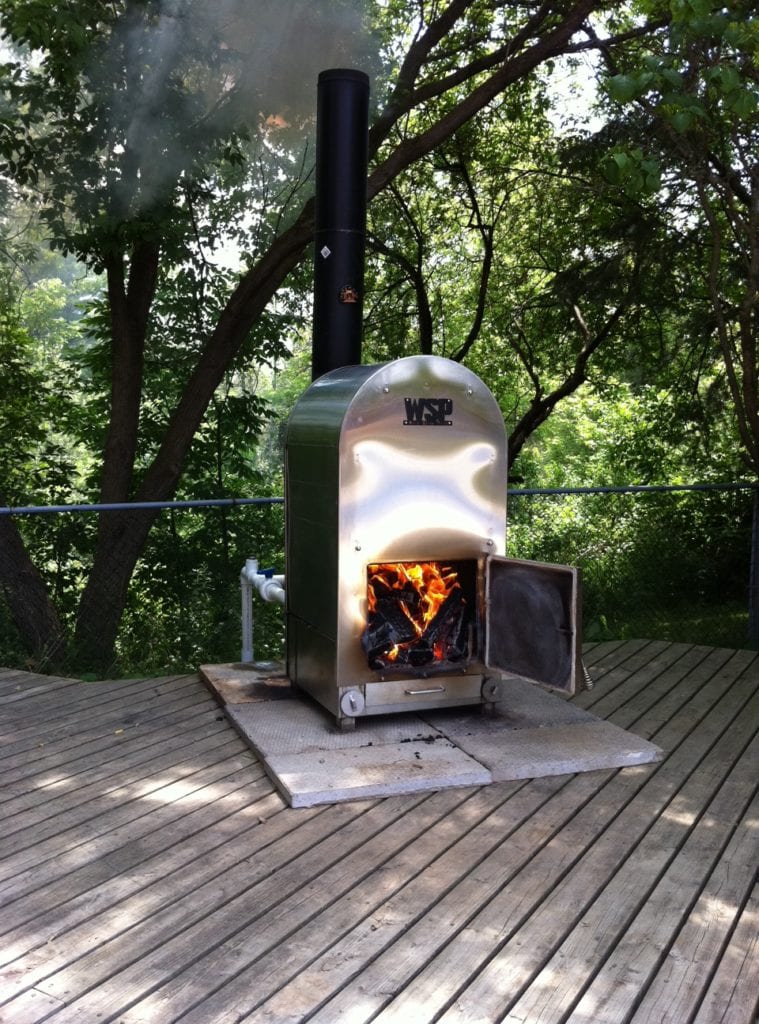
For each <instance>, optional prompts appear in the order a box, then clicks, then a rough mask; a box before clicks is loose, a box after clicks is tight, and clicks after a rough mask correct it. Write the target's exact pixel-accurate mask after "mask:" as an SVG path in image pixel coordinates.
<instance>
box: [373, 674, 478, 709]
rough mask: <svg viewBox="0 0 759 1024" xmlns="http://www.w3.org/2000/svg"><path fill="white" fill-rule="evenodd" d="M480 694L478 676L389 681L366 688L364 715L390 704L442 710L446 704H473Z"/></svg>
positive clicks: (431, 677)
mask: <svg viewBox="0 0 759 1024" xmlns="http://www.w3.org/2000/svg"><path fill="white" fill-rule="evenodd" d="M481 690H482V679H481V677H480V675H479V674H477V675H472V676H445V675H437V676H430V677H429V678H427V679H419V678H413V679H393V680H392V681H391V680H386V681H384V682H379V683H370V684H367V686H366V691H365V692H366V713H367V714H376V713H377V712H376V710H375V709H376V708H377V707H381V706H382V705H386V704H392V705H394V706H398V707H404V706H405V707H408V706H409V705H413V706H414V707H429V706H433V707H442V706H445V705H446V704H447V703H450V702H452V703H460V702H461V701H468V702H469V703H473V702H477V701H479V699H480V693H481Z"/></svg>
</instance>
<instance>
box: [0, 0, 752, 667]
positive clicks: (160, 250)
mask: <svg viewBox="0 0 759 1024" xmlns="http://www.w3.org/2000/svg"><path fill="white" fill-rule="evenodd" d="M0 26H1V28H2V33H3V41H4V50H3V54H2V63H1V64H0V81H1V82H2V95H3V99H2V107H1V108H0V161H1V166H0V365H1V367H2V380H1V383H0V387H1V388H2V394H1V395H0V505H2V506H6V507H8V506H29V505H50V504H66V503H74V502H104V503H115V502H135V501H140V502H144V501H166V500H168V499H171V498H174V497H176V498H181V499H196V498H225V497H240V496H246V497H250V496H260V497H266V496H273V495H281V494H282V451H281V445H282V432H283V425H284V423H285V420H286V417H287V414H288V412H289V410H290V408H291V407H292V404H293V403H294V401H295V400H296V398H297V396H298V395H299V394H300V393H301V392H302V391H303V390H304V388H305V387H306V386H307V384H308V382H309V379H310V370H309V359H310V340H309V339H310V324H309V318H310V305H311V296H310V292H311V242H312V233H313V197H312V171H313V133H314V113H315V95H316V85H315V83H316V78H317V75H318V72H319V71H320V70H322V69H323V68H325V67H334V66H351V67H358V68H361V69H362V70H364V71H366V72H367V73H368V74H369V75H370V78H371V81H372V112H371V127H370V139H369V155H370V170H369V177H368V183H367V189H368V197H369V200H370V202H369V237H368V254H367V280H366V302H365V341H364V356H363V358H364V360H365V361H366V362H377V361H383V360H387V359H394V358H397V357H399V356H404V355H411V354H415V353H419V352H422V353H435V354H438V355H443V356H447V357H449V358H452V359H455V360H459V361H463V362H465V363H466V365H467V366H469V367H470V368H471V369H472V370H473V371H474V372H475V373H477V374H478V375H479V376H481V377H482V378H483V379H484V381H485V382H486V383H487V384H488V385H489V387H490V388H491V390H492V391H493V393H494V394H495V395H496V397H497V399H498V401H499V403H500V405H501V408H502V410H503V414H504V418H505V421H506V425H507V429H508V433H509V463H510V482H511V487H512V488H536V487H539V488H546V487H548V488H556V487H588V486H597V485H607V486H609V485H627V484H637V485H639V484H683V483H690V482H700V483H717V482H735V481H744V482H746V483H747V484H748V485H752V484H753V483H754V482H755V481H756V477H757V471H758V470H759V393H758V384H757V381H758V380H759V373H758V372H757V345H756V342H757V324H758V318H759V313H758V306H757V289H758V288H759V158H758V157H757V154H759V132H758V128H759V19H758V18H757V15H756V11H755V7H754V4H753V3H751V2H730V3H726V4H718V3H713V2H711V0H633V2H629V3H618V2H608V0H607V2H602V0H577V2H571V0H544V2H542V3H541V2H532V0H520V2H517V0H447V2H446V0H320V2H319V3H318V4H315V3H306V2H305V0H256V2H255V3H251V2H250V0H218V2H217V3H214V4H208V3H207V2H206V0H111V2H108V3H102V2H95V0H72V2H70V3H68V4H66V5H60V4H58V3H55V2H51V0H0ZM504 483H505V482H504ZM752 500H753V499H752V491H751V489H750V486H749V488H748V489H746V490H726V491H708V492H704V491H701V492H677V493H674V494H666V495H658V494H657V495H651V494H646V495H635V496H618V495H584V494H580V495H578V494H573V495H569V496H565V497H558V496H550V497H541V498H539V497H536V496H527V495H521V496H520V495H518V494H516V495H515V494H514V492H513V491H512V497H511V498H510V505H509V553H510V554H515V555H519V556H522V557H535V558H539V559H542V560H548V561H560V562H568V563H572V564H580V565H581V566H582V568H583V570H584V574H585V609H584V613H585V623H586V636H587V637H589V638H599V637H607V636H629V635H639V636H647V637H651V636H654V635H661V636H663V637H666V638H669V639H675V640H687V641H691V642H702V643H727V644H730V645H734V646H740V645H742V644H743V643H745V642H746V612H747V600H748V594H747V588H748V584H749V568H750V566H749V561H750V557H751V556H750V551H751V547H750V540H751V521H752ZM282 520H283V516H282V510H281V507H280V506H276V505H265V506H260V507H259V506H245V507H234V508H231V509H230V508H220V509H214V510H207V511H205V512H203V513H200V512H178V511H171V512H158V511H155V510H151V511H147V512H146V511H137V510H129V511H124V512H119V513H107V514H106V513H102V514H99V515H92V514H90V515H86V514H80V515H73V514H65V515H58V516H35V517H26V516H23V517H22V516H10V515H0V588H1V592H2V598H1V599H0V662H2V663H4V664H8V665H18V666H26V667H33V668H36V669H53V670H57V671H67V672H69V673H74V672H76V673H80V674H83V675H85V674H88V675H92V676H98V675H99V676H102V675H106V674H115V673H124V672H150V671H159V672H160V671H166V670H171V669H179V668H186V667H190V668H192V667H195V666H197V664H198V663H200V662H201V661H229V660H234V659H235V657H236V656H237V647H238V644H239V611H238V597H237V591H236V584H237V578H238V575H239V571H240V568H241V566H242V564H243V562H244V560H245V558H246V557H248V556H256V557H258V558H259V560H260V561H261V562H262V563H270V564H272V565H274V566H276V567H277V568H278V569H281V568H282V563H283V524H282ZM280 619H281V615H280V614H279V612H278V610H275V609H270V608H266V609H264V610H263V611H262V619H261V624H260V629H259V631H258V635H257V644H258V647H257V653H260V654H266V655H272V654H276V653H277V652H278V649H279V647H280V645H281V642H282V630H281V621H280Z"/></svg>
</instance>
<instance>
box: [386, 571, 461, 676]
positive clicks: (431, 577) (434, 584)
mask: <svg viewBox="0 0 759 1024" xmlns="http://www.w3.org/2000/svg"><path fill="white" fill-rule="evenodd" d="M368 569H369V585H368V597H369V611H370V612H373V611H374V610H375V609H376V607H377V595H376V593H375V590H374V583H375V581H376V582H381V583H382V584H384V586H385V587H387V588H389V589H390V590H404V589H406V588H407V587H408V586H409V585H410V586H411V587H413V589H414V590H415V591H416V592H417V594H419V598H420V600H419V602H418V605H417V607H415V608H413V609H412V608H409V606H408V604H407V603H406V602H405V601H403V600H399V601H398V607H399V608H401V610H402V611H403V613H404V615H405V616H406V617H407V619H408V620H409V622H410V623H411V625H412V626H413V627H414V631H415V632H416V635H417V637H420V636H422V635H423V634H424V632H425V630H426V629H427V627H428V626H429V624H430V623H431V622H432V621H433V619H434V618H435V616H436V615H437V613H438V611H439V609H440V606H441V605H442V604H443V602H444V601H445V599H446V598H447V597H448V595H449V594H450V593H452V591H454V590H456V589H457V588H458V587H459V583H458V580H457V576H458V574H457V573H456V572H455V571H454V570H453V569H452V568H451V567H450V566H443V565H441V564H440V563H439V562H417V563H413V562H382V563H378V564H376V565H370V566H369V567H368ZM404 646H405V645H404ZM437 647H438V645H437V644H436V645H434V647H433V650H434V651H435V656H436V657H437V658H442V657H443V652H442V650H440V651H438V650H437ZM400 651H401V647H400V646H398V645H397V644H396V645H395V646H394V647H393V648H392V649H391V650H390V651H388V652H387V654H386V655H385V657H386V658H387V659H388V660H389V661H395V660H396V659H397V658H398V655H399V654H400Z"/></svg>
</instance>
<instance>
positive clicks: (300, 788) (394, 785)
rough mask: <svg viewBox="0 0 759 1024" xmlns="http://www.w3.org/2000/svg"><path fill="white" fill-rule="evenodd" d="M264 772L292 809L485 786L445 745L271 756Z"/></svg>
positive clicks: (473, 766)
mask: <svg viewBox="0 0 759 1024" xmlns="http://www.w3.org/2000/svg"><path fill="white" fill-rule="evenodd" d="M266 765H267V770H268V771H269V773H270V774H271V775H272V777H273V779H274V781H275V782H276V784H277V786H278V787H279V788H280V790H282V792H283V794H284V796H285V797H286V799H287V800H288V801H289V803H290V805H291V806H292V807H312V806H314V805H315V804H324V803H336V802H339V801H343V800H363V799H366V798H369V797H385V796H398V795H401V794H404V793H420V792H426V791H427V790H436V789H445V788H448V787H451V786H486V785H487V784H488V783H490V782H491V781H492V779H491V775H490V772H489V771H488V770H487V769H486V768H483V766H482V765H481V764H478V762H477V761H475V760H473V759H472V758H471V757H468V756H467V755H466V754H465V753H464V752H463V751H462V750H459V749H458V747H456V746H454V745H453V744H452V743H449V742H448V741H447V740H445V739H442V738H440V739H436V740H432V741H429V742H426V741H421V742H409V743H389V744H384V745H382V746H377V747H375V746H372V747H360V748H353V749H343V750H330V751H324V752H323V753H321V754H319V755H316V756H315V755H314V754H313V753H308V754H275V755H273V756H272V757H269V758H268V759H267V762H266Z"/></svg>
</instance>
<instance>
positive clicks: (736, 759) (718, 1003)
mask: <svg viewBox="0 0 759 1024" xmlns="http://www.w3.org/2000/svg"><path fill="white" fill-rule="evenodd" d="M585 662H586V665H587V667H588V669H589V671H590V673H591V676H592V678H593V680H594V684H595V685H594V687H593V689H592V690H589V691H585V692H583V693H581V694H579V695H578V696H577V697H576V698H575V700H576V701H577V703H578V704H580V705H581V706H582V707H584V708H587V709H588V710H590V711H592V712H593V713H594V714H596V715H598V716H600V717H603V718H607V719H608V720H609V721H611V722H613V723H614V724H615V725H618V726H620V727H622V728H625V729H630V730H631V731H633V732H635V733H636V734H638V735H640V736H642V737H644V738H646V739H651V740H653V741H654V742H656V743H657V744H658V745H659V746H661V747H662V748H663V749H664V750H665V753H666V757H665V759H664V760H663V761H662V762H660V763H658V764H652V765H646V766H639V767H635V768H627V769H621V770H614V771H608V770H605V771H595V772H587V773H583V774H579V775H574V776H572V775H567V776H555V777H552V778H548V779H537V780H527V781H521V782H513V783H504V784H495V785H492V786H488V787H482V788H480V789H454V790H445V791H441V792H438V793H420V794H416V795H414V796H403V797H391V798H385V799H375V800H364V801H355V802H350V803H345V804H338V805H334V806H329V807H323V806H320V807H316V808H309V809H300V810H293V809H291V808H289V807H286V806H285V804H284V802H283V800H282V798H281V797H280V796H279V794H278V793H277V792H276V791H275V790H274V788H273V786H272V783H271V782H270V780H269V779H268V778H267V777H266V775H265V774H264V772H263V770H262V767H261V765H260V763H259V762H258V760H257V759H256V757H255V756H254V755H253V754H252V752H251V751H249V750H248V749H247V748H246V747H245V746H244V744H243V743H242V741H241V740H240V739H239V737H238V736H237V735H236V734H235V733H234V732H233V731H232V729H231V728H230V727H229V726H228V724H227V723H226V721H225V720H223V718H222V716H221V713H220V711H219V708H218V706H217V705H216V704H215V703H214V702H213V701H212V700H211V699H210V698H209V696H208V693H207V691H206V690H205V689H204V687H203V686H202V685H201V684H200V682H199V681H198V679H197V678H196V677H193V676H174V677H171V676H167V677H164V678H161V679H146V680H121V681H111V682H104V683H79V682H76V681H72V680H65V679H48V678H46V677H43V676H35V675H33V674H31V673H19V672H15V671H0V780H1V781H2V787H1V788H0V822H1V823H2V828H1V829H0V900H2V911H0V1022H7V1024H42V1022H43V1021H51V1022H54V1024H68V1022H70V1021H72V1022H84V1024H90V1022H91V1024H96V1022H98V1024H106V1022H108V1021H114V1022H116V1021H118V1022H121V1024H164V1022H172V1021H175V1020H180V1019H181V1020H182V1021H183V1022H184V1024H215V1022H220V1024H221V1022H232V1021H234V1022H239V1021H246V1022H248V1024H253V1022H255V1024H263V1022H271V1024H287V1022H301V1021H307V1020H308V1021H313V1022H320V1024H336V1022H339V1021H345V1022H350V1024H359V1022H363V1021H366V1022H369V1021H375V1020H376V1021H381V1022H383V1024H389V1022H397V1024H417V1022H418V1024H424V1022H427V1021H430V1022H431V1021H437V1020H441V1021H445V1022H447V1024H452V1022H454V1021H455V1022H463V1021H467V1022H471V1021H480V1022H483V1024H485V1022H487V1024H491V1022H492V1024H495V1022H496V1021H499V1022H500V1021H503V1020H506V1021H511V1022H516V1021H521V1022H526V1024H553V1022H556V1024H559V1022H562V1024H565V1022H569V1021H571V1022H573V1024H591V1022H592V1024H601V1022H609V1024H621V1022H634V1024H644V1022H645V1024H659V1022H665V1021H672V1022H673V1024H675V1022H677V1024H680V1022H684V1021H695V1022H697V1024H717V1022H718V1021H719V1022H722V1021H726V1022H730V1024H755V1021H756V1012H757V994H758V993H759V946H758V944H757V934H758V933H759V927H758V917H759V902H758V901H759V896H758V894H757V891H756V888H755V883H756V866H757V859H758V858H757V853H758V852H759V848H758V841H757V836H758V835H759V832H758V831H757V826H758V821H757V816H758V815H759V808H758V807H757V792H756V789H757V778H758V776H759V772H758V771H757V768H758V767H759V750H758V741H757V724H758V723H759V696H758V694H759V658H758V656H757V654H756V653H755V652H749V651H731V650H723V649H712V648H708V647H702V646H696V645H690V644H672V643H666V642H662V641H646V640H636V641H628V642H620V641H610V642H599V643H595V644H592V645H589V646H588V648H587V650H586V651H585Z"/></svg>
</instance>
